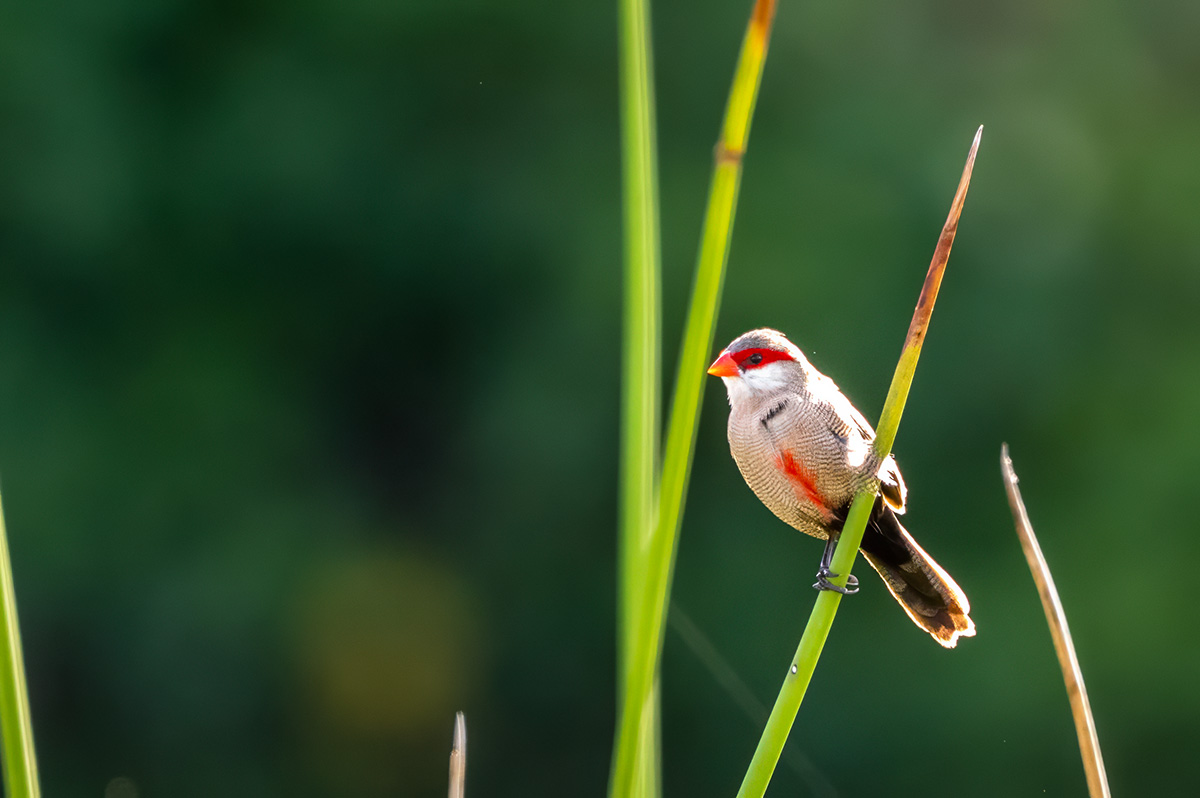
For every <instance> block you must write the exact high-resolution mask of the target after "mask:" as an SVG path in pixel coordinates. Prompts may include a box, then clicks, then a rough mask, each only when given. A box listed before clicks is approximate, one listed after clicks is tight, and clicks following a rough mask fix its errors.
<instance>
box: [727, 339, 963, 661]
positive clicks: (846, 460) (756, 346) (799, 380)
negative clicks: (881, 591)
mask: <svg viewBox="0 0 1200 798" xmlns="http://www.w3.org/2000/svg"><path fill="white" fill-rule="evenodd" d="M708 373H709V374H712V375H713V376H716V377H720V378H721V380H722V381H723V382H724V383H725V388H726V390H727V391H728V392H729V406H730V411H729V450H730V452H731V453H732V454H733V459H734V460H735V461H736V462H737V466H738V469H739V470H740V471H741V472H742V476H743V477H744V478H745V480H746V484H747V485H749V486H750V489H751V490H753V491H754V493H755V495H756V496H758V498H759V499H760V500H761V501H762V503H763V504H765V505H766V506H767V508H768V509H769V510H770V511H771V512H773V513H775V515H777V516H779V518H780V519H782V520H783V521H785V522H786V523H788V524H791V525H792V526H793V527H795V528H796V529H798V530H800V531H801V532H803V533H805V534H806V535H812V536H813V537H816V538H822V539H824V540H825V541H826V544H825V553H824V555H823V556H822V558H821V566H820V569H819V570H818V571H817V583H816V584H815V585H813V587H815V588H817V589H818V590H836V591H838V592H840V593H847V594H849V593H856V592H858V588H857V587H856V586H857V584H858V580H857V579H856V578H855V577H853V576H849V577H847V587H844V588H843V587H838V586H837V585H835V584H833V583H831V582H830V581H829V578H830V577H835V576H837V574H834V573H831V572H830V570H829V567H830V563H831V561H832V559H833V551H834V548H835V546H836V545H837V539H838V536H839V535H840V534H841V531H842V525H843V524H844V523H845V521H846V515H847V513H848V512H849V511H850V503H851V501H853V499H854V495H855V494H856V493H858V492H859V491H862V490H876V491H878V495H877V496H876V497H875V505H874V507H873V509H872V510H871V518H870V520H869V521H868V522H867V528H866V531H865V533H864V534H863V539H862V546H861V548H860V551H862V553H863V555H865V556H866V558H867V562H869V563H871V566H872V567H873V568H874V569H875V570H876V571H877V572H878V573H879V575H880V576H881V577H883V581H884V584H886V585H887V588H888V590H889V591H891V593H892V596H894V597H895V599H896V601H898V602H900V606H901V607H903V608H904V611H905V612H907V613H908V617H910V618H912V620H913V622H914V623H915V624H916V625H917V626H919V627H921V628H922V629H924V630H925V631H926V632H929V634H931V635H932V636H933V639H934V640H936V641H938V643H940V644H941V645H943V646H945V647H946V648H954V646H955V644H956V643H957V642H958V638H959V637H972V636H974V634H975V624H974V622H973V621H972V620H971V619H970V617H969V616H968V615H967V613H969V612H970V611H971V605H970V604H969V603H968V602H967V597H966V594H964V593H963V591H962V589H961V588H960V587H959V586H958V585H957V584H955V582H954V580H953V579H951V578H950V574H948V573H946V572H945V571H944V570H943V569H942V567H941V566H940V565H938V564H937V563H936V562H934V561H933V558H932V557H930V556H929V555H928V554H926V553H925V550H924V549H922V548H921V547H920V546H918V545H917V542H916V541H915V540H913V539H912V536H911V535H909V534H908V531H907V530H906V529H905V528H904V527H903V526H901V525H900V521H899V519H898V518H897V517H896V516H897V515H898V514H901V513H903V512H904V503H905V501H906V499H907V495H908V488H907V487H906V486H905V484H904V479H903V478H902V477H901V476H900V469H899V468H898V467H897V465H896V461H895V459H894V458H893V457H892V456H891V455H888V456H887V457H886V458H884V459H883V460H882V461H881V460H880V458H879V456H878V455H877V454H876V453H875V446H874V444H875V430H874V429H873V428H872V427H871V425H870V424H869V423H868V422H867V420H866V419H865V418H863V415H862V413H859V412H858V410H856V409H855V408H854V405H852V404H850V400H849V399H847V398H846V397H845V396H843V395H842V392H841V391H840V390H838V387H837V385H835V384H834V382H833V380H831V379H829V378H828V377H826V376H825V375H824V374H822V373H821V372H819V371H817V370H816V369H815V368H813V366H812V364H810V363H809V362H808V360H807V359H806V358H805V357H804V354H803V353H802V352H801V351H800V350H799V349H798V348H797V347H796V345H795V344H793V343H792V342H791V341H789V340H788V339H787V337H786V336H784V334H783V333H781V332H778V331H776V330H770V329H762V330H751V331H750V332H748V333H746V334H744V335H742V336H740V337H738V338H736V339H735V340H734V341H733V343H731V344H730V345H729V346H727V347H725V349H724V351H722V352H721V355H720V356H719V357H718V358H717V360H716V362H714V363H713V364H712V366H711V367H710V368H709V369H708Z"/></svg>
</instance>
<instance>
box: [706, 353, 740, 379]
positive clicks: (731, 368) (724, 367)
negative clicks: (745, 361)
mask: <svg viewBox="0 0 1200 798" xmlns="http://www.w3.org/2000/svg"><path fill="white" fill-rule="evenodd" d="M708 373H709V374H711V375H713V376H714V377H736V376H738V375H739V374H740V373H741V372H740V371H738V365H737V363H734V362H733V358H732V357H731V356H730V354H729V353H728V352H722V353H721V356H720V357H719V358H717V360H716V362H715V363H713V364H712V365H711V366H709V367H708Z"/></svg>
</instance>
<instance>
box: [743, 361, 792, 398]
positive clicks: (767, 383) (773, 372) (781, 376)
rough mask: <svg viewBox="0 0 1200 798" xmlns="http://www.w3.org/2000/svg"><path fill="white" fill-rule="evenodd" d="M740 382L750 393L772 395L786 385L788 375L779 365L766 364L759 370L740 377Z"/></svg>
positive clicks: (752, 370) (753, 370)
mask: <svg viewBox="0 0 1200 798" xmlns="http://www.w3.org/2000/svg"><path fill="white" fill-rule="evenodd" d="M742 381H743V382H744V383H745V384H746V388H747V389H748V390H749V391H750V392H751V393H756V394H764V393H772V392H774V391H777V390H779V389H780V388H783V387H784V386H786V385H787V384H788V373H787V371H785V370H784V368H783V365H782V364H780V363H768V364H767V365H765V366H762V367H761V368H756V369H751V370H750V371H747V372H746V373H745V374H744V375H742Z"/></svg>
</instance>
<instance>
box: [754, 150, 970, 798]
mask: <svg viewBox="0 0 1200 798" xmlns="http://www.w3.org/2000/svg"><path fill="white" fill-rule="evenodd" d="M982 133H983V128H982V127H980V128H979V130H978V131H976V133H975V140H974V141H973V142H971V150H970V152H969V154H968V155H967V164H966V166H965V167H964V168H963V174H962V177H961V178H960V180H959V183H958V190H957V191H956V192H955V194H954V201H953V202H952V203H951V206H950V214H949V216H948V217H947V218H946V223H945V225H943V227H942V234H941V236H939V238H938V243H937V246H936V247H935V249H934V253H933V259H932V261H931V262H930V264H929V271H928V273H927V274H926V276H925V284H924V285H923V286H922V287H921V295H920V298H919V299H918V300H917V307H916V310H914V311H913V319H912V323H911V324H910V325H909V328H908V335H907V337H906V338H905V341H904V349H903V350H901V353H900V361H899V362H898V363H897V364H896V373H895V374H894V375H893V376H892V384H891V387H890V388H889V389H888V395H887V399H886V400H884V403H883V412H882V413H881V414H880V418H879V428H878V430H877V432H876V435H875V453H876V455H877V456H878V457H879V458H880V459H883V458H885V457H887V456H888V455H889V454H890V453H891V449H892V444H893V442H894V441H895V440H896V431H897V430H898V428H899V426H900V417H901V416H902V415H903V413H904V405H905V402H906V401H907V400H908V391H909V388H910V387H911V386H912V380H913V375H914V374H915V373H916V368H917V360H918V358H920V356H921V345H922V343H923V342H924V340H925V333H926V331H927V330H928V328H929V319H930V317H931V315H932V314H933V306H934V303H935V302H936V300H937V294H938V289H939V288H940V286H941V283H942V275H943V274H944V273H945V271H946V263H947V262H948V261H949V258H950V247H951V245H952V244H953V243H954V236H955V233H956V232H957V230H958V218H959V215H960V214H961V213H962V207H963V203H964V201H965V200H966V197H967V187H968V186H969V185H970V183H971V171H972V170H973V169H974V167H975V153H976V151H977V150H978V149H979V138H980V136H981V135H982ZM875 492H876V490H875V489H874V488H873V489H872V490H870V491H864V492H862V493H859V494H858V495H857V496H855V497H854V502H853V503H852V504H851V505H850V512H849V513H848V514H847V516H846V522H845V524H844V525H843V527H842V534H841V537H840V538H839V539H838V545H837V549H836V550H835V551H834V554H833V562H832V564H831V569H832V570H833V572H834V573H836V574H840V576H838V577H837V578H836V579H832V580H830V581H832V582H834V583H835V584H837V585H839V586H841V587H845V585H846V578H847V576H848V575H849V574H850V572H851V570H852V569H853V567H854V560H855V557H856V556H857V555H858V547H859V545H860V544H861V543H862V536H863V531H864V530H865V529H866V526H867V519H868V517H869V516H870V513H871V507H872V505H874V503H875ZM841 598H842V597H841V595H840V594H839V593H836V592H834V591H822V592H821V593H819V594H818V595H817V600H816V603H815V604H814V605H813V611H812V614H811V615H810V616H809V618H808V625H807V626H805V628H804V634H803V636H802V637H801V638H800V645H799V646H798V647H797V649H796V655H795V657H793V659H792V663H791V665H790V666H789V668H788V674H787V676H785V677H784V680H783V686H782V687H781V688H780V690H779V696H778V697H777V698H776V699H775V706H774V707H773V708H772V709H771V715H770V717H769V718H768V719H767V725H766V727H765V728H764V729H763V733H762V737H761V738H760V739H759V742H758V747H757V748H756V749H755V751H754V756H753V757H752V758H751V760H750V767H749V768H747V770H746V776H745V778H744V779H743V780H742V786H741V789H739V790H738V798H761V796H762V795H763V794H764V793H766V791H767V785H768V784H770V781H771V776H772V775H773V774H774V772H775V766H776V765H777V764H778V763H779V756H780V754H782V753H783V746H784V744H785V743H786V742H787V737H788V734H789V733H790V732H791V728H792V724H793V723H794V722H795V720H796V714H797V713H798V712H799V710H800V704H801V702H803V701H804V694H805V692H807V690H808V684H809V682H810V681H811V679H812V675H813V672H814V671H815V670H816V667H817V660H818V659H820V656H821V651H822V650H823V649H824V647H825V640H826V639H827V638H828V637H829V630H830V628H831V627H832V626H833V619H834V616H835V615H836V614H837V608H838V605H839V604H840V603H841Z"/></svg>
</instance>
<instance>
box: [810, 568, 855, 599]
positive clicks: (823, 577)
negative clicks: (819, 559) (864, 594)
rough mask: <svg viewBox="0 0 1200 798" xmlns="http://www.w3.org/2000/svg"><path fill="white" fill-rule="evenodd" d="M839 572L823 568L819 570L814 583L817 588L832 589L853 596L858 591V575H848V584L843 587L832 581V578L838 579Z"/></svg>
mask: <svg viewBox="0 0 1200 798" xmlns="http://www.w3.org/2000/svg"><path fill="white" fill-rule="evenodd" d="M837 576H838V575H837V574H835V573H834V572H833V571H830V570H829V569H828V568H821V570H819V571H817V581H816V582H814V583H813V587H814V588H816V589H817V590H832V591H834V592H835V593H841V594H842V595H843V596H853V595H854V594H855V593H857V592H858V577H857V576H855V575H854V574H850V575H849V576H847V577H846V586H845V587H841V586H839V585H835V584H834V583H833V582H830V581H829V580H830V579H836V578H837Z"/></svg>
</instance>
